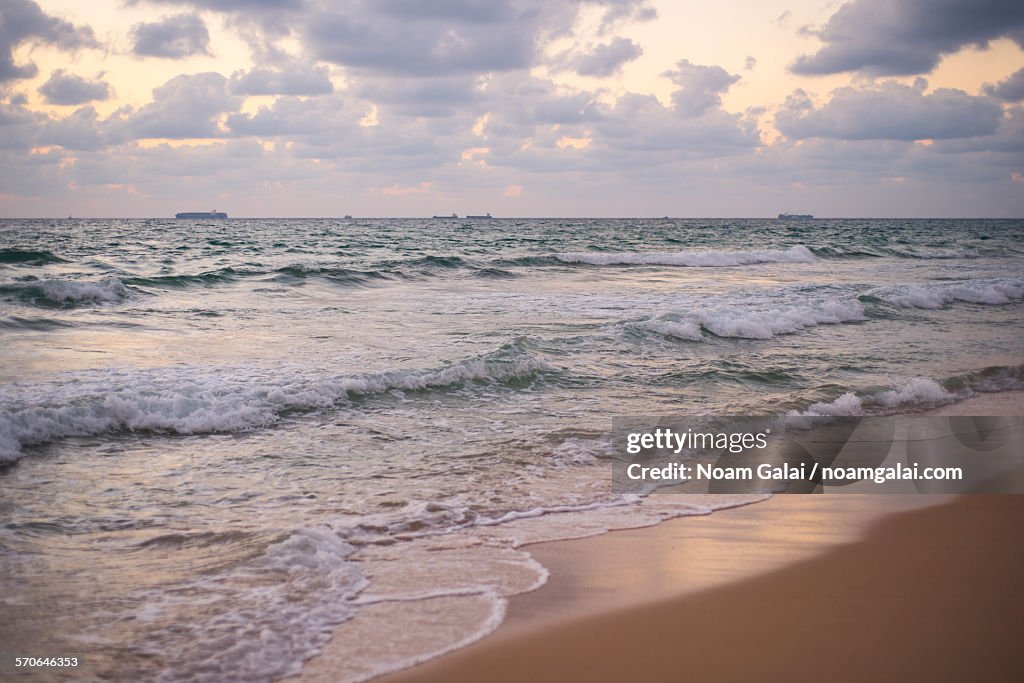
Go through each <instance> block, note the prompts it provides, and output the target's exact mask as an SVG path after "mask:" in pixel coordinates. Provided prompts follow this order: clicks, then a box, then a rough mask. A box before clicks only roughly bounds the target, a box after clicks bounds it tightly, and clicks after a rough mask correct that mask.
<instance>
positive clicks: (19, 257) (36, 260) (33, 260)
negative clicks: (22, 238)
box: [0, 249, 64, 266]
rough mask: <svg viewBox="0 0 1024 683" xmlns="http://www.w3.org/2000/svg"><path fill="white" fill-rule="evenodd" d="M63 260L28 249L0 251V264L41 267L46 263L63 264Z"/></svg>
mask: <svg viewBox="0 0 1024 683" xmlns="http://www.w3.org/2000/svg"><path fill="white" fill-rule="evenodd" d="M63 262H64V259H62V258H61V257H59V256H57V255H56V254H53V253H50V252H48V251H33V250H30V249H0V263H10V264H15V263H16V264H21V265H26V266H42V265H46V264H47V263H63Z"/></svg>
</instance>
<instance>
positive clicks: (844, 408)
mask: <svg viewBox="0 0 1024 683" xmlns="http://www.w3.org/2000/svg"><path fill="white" fill-rule="evenodd" d="M956 399H957V396H956V395H955V394H953V393H951V392H949V391H947V390H946V389H945V387H943V386H942V385H941V384H939V383H938V382H936V381H935V380H933V379H929V378H927V377H914V378H912V379H909V380H907V381H905V382H902V383H900V384H898V385H896V386H895V387H892V388H891V389H886V390H884V391H879V392H876V393H874V394H872V395H870V396H867V397H861V396H858V395H857V394H855V393H853V392H847V393H845V394H843V395H842V396H840V397H839V398H837V399H835V400H834V401H830V402H828V403H815V404H813V405H811V406H810V407H808V408H807V409H806V410H804V411H802V412H801V411H791V412H790V413H789V414H790V415H792V416H798V415H799V416H808V417H819V416H820V417H834V416H850V415H865V414H868V413H871V412H877V411H878V410H879V409H882V411H883V412H885V411H887V410H891V409H894V408H904V407H915V406H916V407H928V406H933V405H941V404H944V403H950V402H952V401H955V400H956Z"/></svg>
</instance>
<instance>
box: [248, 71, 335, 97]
mask: <svg viewBox="0 0 1024 683" xmlns="http://www.w3.org/2000/svg"><path fill="white" fill-rule="evenodd" d="M228 90H229V91H230V92H231V93H233V94H235V95H328V94H330V93H331V92H333V91H334V86H333V85H332V84H331V79H330V75H329V74H328V71H327V68H326V67H323V66H316V65H312V64H289V65H286V66H283V67H281V68H277V69H271V68H266V67H256V68H255V69H252V70H251V71H236V72H235V73H233V74H232V75H231V82H230V83H229V85H228Z"/></svg>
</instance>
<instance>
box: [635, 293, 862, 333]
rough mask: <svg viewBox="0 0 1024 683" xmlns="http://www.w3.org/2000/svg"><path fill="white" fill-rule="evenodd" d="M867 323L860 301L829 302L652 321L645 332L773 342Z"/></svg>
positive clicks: (712, 311) (722, 309) (708, 312)
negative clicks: (828, 327)
mask: <svg viewBox="0 0 1024 683" xmlns="http://www.w3.org/2000/svg"><path fill="white" fill-rule="evenodd" d="M864 320H867V318H866V317H865V315H864V306H863V305H862V304H861V303H860V302H859V301H826V302H824V303H820V304H817V305H808V306H790V307H787V308H771V309H766V310H760V311H748V310H743V309H740V308H735V307H724V306H723V307H719V308H713V309H706V310H700V311H694V312H692V313H688V314H686V315H685V316H682V317H681V318H680V319H678V320H669V319H659V320H649V321H646V322H644V323H642V324H641V327H642V328H643V329H645V330H649V331H651V332H654V333H656V334H660V335H663V336H666V337H673V338H676V339H685V340H689V341H702V340H703V339H704V334H703V333H704V332H707V333H709V334H711V335H714V336H716V337H731V338H739V339H771V338H773V337H777V336H779V335H783V334H795V333H797V332H801V331H803V330H805V329H808V328H811V327H817V326H819V325H837V324H839V323H846V322H861V321H864Z"/></svg>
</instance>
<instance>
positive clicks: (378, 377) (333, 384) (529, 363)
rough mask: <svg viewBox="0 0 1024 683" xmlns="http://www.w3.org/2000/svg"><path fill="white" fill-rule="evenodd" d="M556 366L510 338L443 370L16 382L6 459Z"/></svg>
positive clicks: (4, 440) (192, 372)
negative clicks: (99, 438)
mask: <svg viewBox="0 0 1024 683" xmlns="http://www.w3.org/2000/svg"><path fill="white" fill-rule="evenodd" d="M549 369H550V368H549V366H548V365H547V364H545V363H544V362H543V361H541V360H539V359H537V358H535V357H533V356H532V355H531V354H529V353H528V352H526V351H525V350H523V349H522V348H521V347H520V346H519V345H518V344H509V345H506V346H505V347H503V348H502V349H500V350H499V351H496V352H494V353H491V354H486V355H483V356H478V357H475V358H469V359H466V360H463V361H460V362H457V363H452V364H450V365H446V366H443V367H440V368H435V369H426V370H394V371H390V372H383V373H376V374H366V375H353V376H337V377H319V378H317V377H312V378H302V377H298V378H296V379H292V380H290V381H289V380H283V379H282V380H281V381H280V382H279V383H277V384H271V385H268V383H267V378H266V376H265V374H262V373H258V372H251V373H246V374H236V375H234V376H225V375H213V374H210V373H209V372H208V371H203V370H202V369H195V368H174V369H167V370H164V371H163V372H161V373H159V374H154V373H152V372H134V373H133V372H117V371H110V372H106V373H102V374H100V375H98V376H95V377H93V378H90V379H85V380H83V379H81V378H77V377H76V378H74V379H73V380H72V381H71V382H68V383H64V384H59V385H56V386H52V387H46V386H41V385H12V386H10V387H9V388H10V389H11V390H10V391H8V392H7V393H8V396H7V397H6V399H7V400H6V401H5V403H6V405H0V462H5V461H6V462H13V461H15V460H17V459H19V458H20V457H21V456H22V455H23V451H22V449H23V448H24V447H26V446H36V445H41V444H46V443H50V442H53V441H57V440H60V439H64V438H68V437H76V436H95V435H99V434H106V433H117V432H139V431H142V432H160V433H171V434H209V433H219V432H236V431H245V430H250V429H256V428H260V427H266V426H269V425H272V424H274V423H276V422H278V421H280V420H281V419H282V418H283V417H284V416H286V415H289V414H294V413H304V412H310V411H314V410H324V409H329V408H332V407H334V406H336V405H338V404H340V403H344V402H348V401H352V400H355V399H358V398H360V397H372V396H378V395H382V394H387V393H394V392H399V393H401V392H421V391H432V390H433V391H444V390H451V389H455V388H458V387H462V386H464V385H467V384H470V383H489V384H499V385H500V384H505V385H515V384H516V383H519V382H523V381H526V380H529V379H533V378H535V377H536V376H537V375H538V374H540V373H542V372H544V371H546V370H549ZM16 406H17V407H16ZM21 406H26V407H21Z"/></svg>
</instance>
